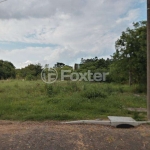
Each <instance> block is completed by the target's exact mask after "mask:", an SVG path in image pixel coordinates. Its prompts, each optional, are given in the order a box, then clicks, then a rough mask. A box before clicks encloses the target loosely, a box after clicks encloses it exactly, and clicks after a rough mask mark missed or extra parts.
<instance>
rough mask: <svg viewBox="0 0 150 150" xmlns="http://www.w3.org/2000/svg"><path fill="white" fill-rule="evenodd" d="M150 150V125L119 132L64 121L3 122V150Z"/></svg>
mask: <svg viewBox="0 0 150 150" xmlns="http://www.w3.org/2000/svg"><path fill="white" fill-rule="evenodd" d="M28 149H31V150H149V149H150V125H144V126H139V127H137V128H132V129H116V128H113V127H109V126H100V125H64V124H63V125H62V124H60V122H52V121H47V122H10V121H0V150H28Z"/></svg>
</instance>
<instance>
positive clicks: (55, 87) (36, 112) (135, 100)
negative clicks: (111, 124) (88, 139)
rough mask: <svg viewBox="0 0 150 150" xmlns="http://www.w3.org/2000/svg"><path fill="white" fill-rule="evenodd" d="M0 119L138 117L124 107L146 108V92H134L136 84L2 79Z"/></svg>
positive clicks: (140, 115) (141, 114)
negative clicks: (52, 82) (137, 93)
mask: <svg viewBox="0 0 150 150" xmlns="http://www.w3.org/2000/svg"><path fill="white" fill-rule="evenodd" d="M0 84H1V86H0V103H1V105H0V119H9V120H47V119H50V120H76V119H96V118H107V116H109V115H117V116H122V115H123V116H132V117H136V118H137V116H138V119H139V120H144V119H145V117H146V114H145V113H140V114H138V115H137V114H135V113H134V112H130V111H128V110H126V109H124V108H127V107H133V108H134V107H135V108H136V107H143V108H145V107H146V95H145V94H140V96H137V95H135V94H134V93H135V91H136V86H135V85H134V86H132V87H130V86H129V85H120V84H112V83H110V84H107V83H90V82H70V81H64V82H56V83H54V84H45V83H43V82H42V81H41V80H38V81H22V80H8V81H5V80H1V81H0Z"/></svg>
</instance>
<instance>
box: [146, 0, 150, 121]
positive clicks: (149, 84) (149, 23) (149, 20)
mask: <svg viewBox="0 0 150 150" xmlns="http://www.w3.org/2000/svg"><path fill="white" fill-rule="evenodd" d="M147 118H148V120H149V121H150V0H147Z"/></svg>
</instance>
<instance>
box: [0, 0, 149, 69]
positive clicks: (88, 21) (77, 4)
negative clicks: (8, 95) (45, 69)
mask: <svg viewBox="0 0 150 150" xmlns="http://www.w3.org/2000/svg"><path fill="white" fill-rule="evenodd" d="M146 13H147V11H146V0H138V1H137V0H125V1H124V0H115V1H113V0H76V1H74V0H57V1H56V0H44V1H40V0H26V1H22V0H8V1H6V2H4V3H0V59H3V60H7V61H11V62H12V63H13V64H14V65H15V66H16V68H21V67H24V66H26V65H28V64H30V63H33V64H35V63H41V64H42V65H43V66H44V64H50V66H53V65H54V64H55V63H56V62H63V63H65V64H67V65H73V64H74V63H76V62H78V63H79V62H80V59H81V58H91V57H95V56H98V57H99V58H101V57H103V58H107V57H110V55H112V53H113V52H114V51H115V46H114V44H115V41H116V40H117V39H118V38H119V36H120V35H121V32H122V31H124V30H125V29H126V28H127V27H131V28H132V23H133V22H137V21H141V20H146V18H147V15H146Z"/></svg>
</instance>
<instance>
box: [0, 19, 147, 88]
mask: <svg viewBox="0 0 150 150" xmlns="http://www.w3.org/2000/svg"><path fill="white" fill-rule="evenodd" d="M146 26H147V22H146V21H140V22H136V23H133V28H132V29H131V28H127V29H126V30H125V31H123V32H122V34H121V36H120V37H119V39H118V40H117V41H116V42H115V49H116V51H115V52H114V53H113V55H112V56H111V58H107V59H103V58H98V57H94V58H91V59H84V58H81V62H80V68H78V69H77V70H76V71H78V72H86V71H87V70H91V71H92V72H93V73H94V72H109V76H108V79H107V82H117V83H129V85H132V84H145V85H146V62H147V56H146V50H147V40H146V38H147V30H146V29H147V27H146ZM54 68H55V69H56V70H57V71H58V74H59V76H60V72H61V70H62V69H72V68H71V67H70V66H67V65H65V64H64V63H61V62H58V63H57V64H55V65H54ZM41 71H42V66H41V64H30V65H28V66H26V67H25V68H22V69H15V67H14V65H13V64H12V63H11V62H8V61H3V60H0V79H8V78H17V79H22V78H23V79H27V80H35V79H40V73H41ZM72 72H73V69H72Z"/></svg>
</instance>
